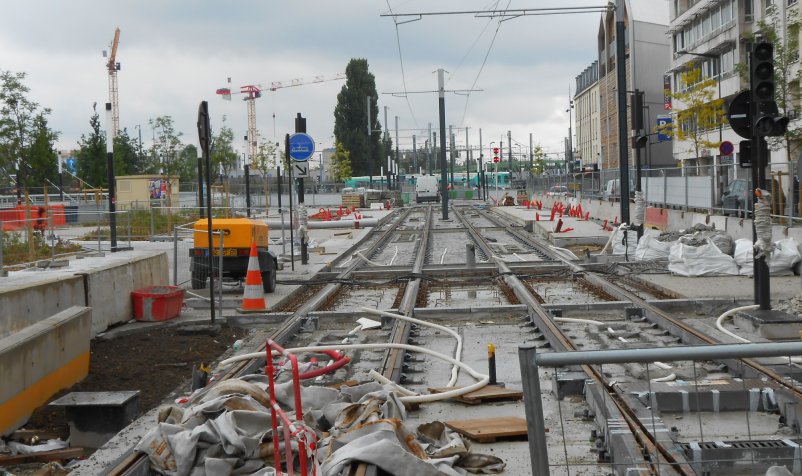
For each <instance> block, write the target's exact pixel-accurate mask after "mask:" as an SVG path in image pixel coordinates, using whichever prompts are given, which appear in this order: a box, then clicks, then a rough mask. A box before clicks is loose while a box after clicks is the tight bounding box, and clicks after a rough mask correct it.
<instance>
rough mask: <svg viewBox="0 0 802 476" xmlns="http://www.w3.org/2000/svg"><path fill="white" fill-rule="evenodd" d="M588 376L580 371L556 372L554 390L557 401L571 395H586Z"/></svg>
mask: <svg viewBox="0 0 802 476" xmlns="http://www.w3.org/2000/svg"><path fill="white" fill-rule="evenodd" d="M587 379H588V376H587V375H585V372H579V371H555V372H554V374H553V377H552V388H553V389H554V392H555V394H554V396H555V397H557V400H562V399H563V398H565V397H567V396H569V395H584V394H585V381H586V380H587Z"/></svg>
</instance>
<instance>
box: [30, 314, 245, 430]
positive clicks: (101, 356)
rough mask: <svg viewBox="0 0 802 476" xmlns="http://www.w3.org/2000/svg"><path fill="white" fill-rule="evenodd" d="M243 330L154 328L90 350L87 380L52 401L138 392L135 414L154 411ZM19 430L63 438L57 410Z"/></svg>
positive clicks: (63, 427) (97, 344) (61, 417)
mask: <svg viewBox="0 0 802 476" xmlns="http://www.w3.org/2000/svg"><path fill="white" fill-rule="evenodd" d="M245 335H247V330H243V329H237V328H226V327H224V328H223V329H222V330H221V332H220V334H219V335H216V336H209V335H198V334H193V335H182V334H181V333H180V332H179V330H178V328H176V327H158V328H153V330H149V331H147V332H142V333H138V334H134V335H128V336H124V337H119V338H117V339H114V340H103V341H98V340H94V341H92V344H91V360H90V364H89V376H88V377H87V378H86V379H84V380H83V381H81V382H79V383H78V384H76V385H74V386H72V387H71V388H69V389H67V390H64V391H62V392H60V393H59V394H58V395H56V396H54V397H53V398H52V400H55V399H56V398H59V397H60V396H62V395H64V394H66V393H69V392H100V391H120V390H139V391H140V394H139V410H140V412H141V413H144V412H146V411H148V410H150V409H152V408H154V407H156V406H158V405H159V404H160V403H162V401H163V400H164V399H165V398H166V397H167V396H168V395H169V394H170V393H171V392H172V391H173V390H176V389H177V388H178V387H179V386H180V385H182V384H184V386H185V387H186V389H187V391H188V389H189V382H190V379H191V376H192V368H193V367H198V366H199V365H200V364H201V363H205V364H207V365H208V364H210V363H212V362H214V361H216V360H217V359H218V357H219V356H220V355H221V354H222V353H223V352H225V351H226V349H228V348H230V347H231V346H232V344H233V343H234V341H236V340H237V339H239V338H241V337H244V336H245ZM25 428H27V429H32V430H40V431H46V432H48V433H53V434H55V435H58V436H60V437H62V438H66V437H67V436H69V428H68V426H67V421H66V419H65V415H64V409H63V408H55V407H48V406H46V405H45V406H44V407H42V408H40V409H39V410H37V411H36V412H35V413H34V414H33V416H32V417H31V419H30V420H29V421H28V423H27V424H26V425H25Z"/></svg>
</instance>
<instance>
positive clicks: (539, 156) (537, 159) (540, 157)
mask: <svg viewBox="0 0 802 476" xmlns="http://www.w3.org/2000/svg"><path fill="white" fill-rule="evenodd" d="M532 156H533V158H534V161H533V162H532V173H533V174H535V175H543V172H545V171H546V161H545V159H544V157H545V154H544V153H543V147H542V146H541V145H540V144H537V145H535V150H533V151H532Z"/></svg>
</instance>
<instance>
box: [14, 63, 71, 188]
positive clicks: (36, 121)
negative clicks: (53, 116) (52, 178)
mask: <svg viewBox="0 0 802 476" xmlns="http://www.w3.org/2000/svg"><path fill="white" fill-rule="evenodd" d="M24 80H25V73H12V72H11V71H3V70H0V167H2V168H4V169H6V170H14V169H16V170H17V183H18V184H19V185H21V186H22V187H25V188H27V186H28V185H29V184H30V183H31V179H32V178H34V177H32V176H31V175H32V174H34V172H36V171H34V170H33V169H32V167H31V166H32V165H34V164H31V163H29V160H30V158H31V157H30V153H31V152H32V148H33V147H34V143H35V142H38V144H36V151H37V154H38V157H37V160H39V159H41V160H44V161H45V162H43V163H40V164H39V165H43V164H44V163H46V162H47V155H48V153H52V142H53V141H55V140H56V137H57V135H56V133H55V132H52V131H49V130H48V129H47V120H46V119H45V117H46V116H47V115H49V114H50V109H47V108H44V109H40V108H39V104H37V103H35V102H33V101H31V100H30V99H28V93H29V92H30V89H29V88H28V87H27V86H26V85H25V84H24ZM48 143H49V144H50V149H51V150H50V151H49V152H48V151H45V150H44V148H45V147H46V146H47V144H48ZM56 165H57V164H56ZM34 175H35V174H34ZM39 178H40V179H41V177H39ZM18 190H19V187H18Z"/></svg>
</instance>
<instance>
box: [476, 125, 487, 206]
mask: <svg viewBox="0 0 802 476" xmlns="http://www.w3.org/2000/svg"><path fill="white" fill-rule="evenodd" d="M484 156H485V150H484V149H483V148H482V128H481V127H480V128H479V170H477V171H476V173H477V174H478V175H479V176H478V177H477V178H476V184H477V185H478V186H479V187H478V189H479V190H478V191H479V200H481V199H482V197H484V199H485V200H487V194H482V184H483V183H484V178H485V169H484V167H483V164H482V158H483V157H484Z"/></svg>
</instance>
